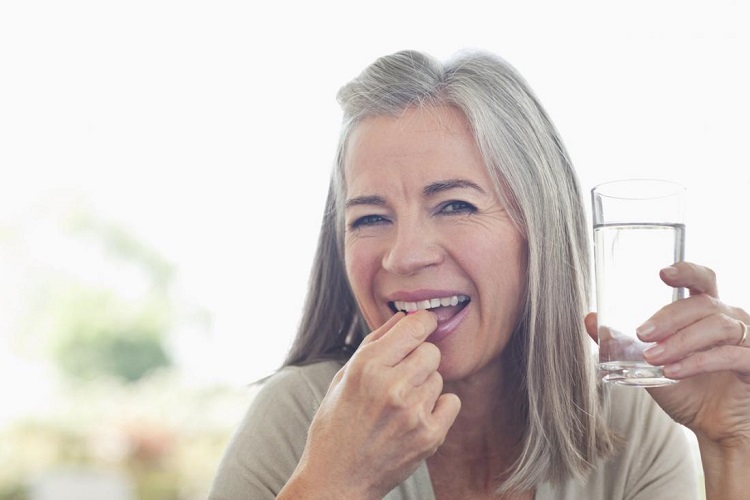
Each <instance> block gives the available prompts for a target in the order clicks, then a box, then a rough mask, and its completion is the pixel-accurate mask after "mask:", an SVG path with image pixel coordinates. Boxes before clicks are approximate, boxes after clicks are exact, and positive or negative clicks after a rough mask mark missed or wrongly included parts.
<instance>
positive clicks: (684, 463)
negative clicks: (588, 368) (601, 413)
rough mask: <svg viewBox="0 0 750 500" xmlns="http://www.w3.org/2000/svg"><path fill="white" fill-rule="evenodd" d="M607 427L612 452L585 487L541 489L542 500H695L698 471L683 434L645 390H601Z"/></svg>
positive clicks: (576, 483)
mask: <svg viewBox="0 0 750 500" xmlns="http://www.w3.org/2000/svg"><path fill="white" fill-rule="evenodd" d="M602 398H603V403H604V407H605V410H606V413H607V421H608V425H609V428H610V429H611V431H612V432H613V433H614V434H615V435H616V436H617V441H618V443H617V445H616V451H615V453H614V455H613V456H612V457H610V458H609V459H608V460H604V459H600V460H599V461H598V462H597V464H596V467H595V469H594V470H593V472H592V473H591V475H590V476H589V477H588V478H586V479H585V480H583V481H576V480H569V481H566V482H565V483H563V484H560V485H557V486H552V485H550V484H545V485H544V486H543V487H542V488H541V492H540V494H539V495H538V498H539V499H540V500H545V499H552V498H554V499H555V500H560V499H566V500H567V499H580V498H607V499H613V500H614V499H624V498H681V499H683V498H684V499H691V498H697V497H698V493H699V487H698V477H699V473H698V468H697V464H696V463H695V461H694V456H695V453H694V452H693V450H692V449H691V444H690V441H689V439H688V432H687V430H686V429H685V428H684V427H682V426H681V425H679V424H677V423H676V422H674V421H673V420H672V419H671V418H670V417H669V416H668V415H667V414H666V413H664V411H663V410H662V409H661V408H660V407H659V406H658V405H657V404H656V402H655V401H654V400H653V399H652V398H651V396H650V395H649V394H648V392H647V391H646V390H645V389H639V388H630V387H617V386H605V387H604V389H603V393H602Z"/></svg>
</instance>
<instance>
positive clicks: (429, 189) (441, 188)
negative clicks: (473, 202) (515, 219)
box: [345, 179, 486, 208]
mask: <svg viewBox="0 0 750 500" xmlns="http://www.w3.org/2000/svg"><path fill="white" fill-rule="evenodd" d="M452 189H473V190H475V191H477V192H479V193H482V194H486V192H485V190H484V189H482V188H481V187H480V186H479V185H478V184H476V183H474V182H472V181H469V180H466V179H447V180H444V181H436V182H432V183H430V184H427V185H426V186H425V187H424V188H423V189H422V195H423V196H424V197H425V198H430V197H432V196H435V195H436V194H439V193H442V192H445V191H450V190H452ZM385 204H386V201H385V198H383V197H382V196H377V195H372V196H357V197H355V198H350V199H348V200H346V204H345V207H346V208H350V207H354V206H358V205H375V206H384V205H385Z"/></svg>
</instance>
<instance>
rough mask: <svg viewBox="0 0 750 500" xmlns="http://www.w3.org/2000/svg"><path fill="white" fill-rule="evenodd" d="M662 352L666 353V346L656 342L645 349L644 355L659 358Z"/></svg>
mask: <svg viewBox="0 0 750 500" xmlns="http://www.w3.org/2000/svg"><path fill="white" fill-rule="evenodd" d="M662 354H664V348H663V347H662V346H660V345H659V344H654V345H652V346H650V347H648V348H646V350H645V351H643V355H644V356H645V357H647V358H649V359H657V358H659V356H661V355H662Z"/></svg>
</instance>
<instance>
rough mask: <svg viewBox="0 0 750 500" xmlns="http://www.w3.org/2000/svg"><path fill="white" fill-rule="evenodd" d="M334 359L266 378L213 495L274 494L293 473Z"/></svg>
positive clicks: (215, 499)
mask: <svg viewBox="0 0 750 500" xmlns="http://www.w3.org/2000/svg"><path fill="white" fill-rule="evenodd" d="M338 368H340V367H339V366H336V365H335V364H333V363H325V364H322V365H321V366H315V367H302V368H299V367H292V368H285V369H283V370H281V371H279V372H278V373H276V374H274V375H272V376H271V377H270V378H269V379H268V380H267V381H265V382H264V383H263V385H262V387H261V388H260V389H259V390H258V393H257V394H256V395H255V397H254V398H253V401H252V402H251V404H250V407H249V408H248V411H247V413H246V415H245V417H244V419H243V421H242V423H241V424H240V426H239V428H238V429H237V431H236V432H235V435H234V436H233V437H232V439H231V440H230V443H229V445H228V447H227V450H226V451H225V453H224V456H223V458H222V460H221V462H220V464H219V467H218V471H217V474H216V476H215V478H214V481H213V484H212V487H211V491H210V493H209V497H208V498H209V500H235V499H252V500H263V499H274V498H276V495H277V494H278V492H279V491H280V490H281V488H282V487H283V486H284V484H286V482H287V481H288V479H289V477H290V476H291V475H292V472H293V471H294V469H295V467H296V466H297V463H298V461H299V458H300V457H301V455H302V451H303V450H304V447H305V441H306V440H307V430H308V428H309V426H310V422H311V421H312V418H313V416H314V415H315V412H316V411H317V409H318V407H319V405H320V402H321V400H322V399H323V396H324V395H325V392H326V390H327V388H328V384H329V383H330V380H331V378H332V377H333V375H334V374H335V373H336V371H337V370H338Z"/></svg>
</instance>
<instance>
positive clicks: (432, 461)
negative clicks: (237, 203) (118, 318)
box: [211, 52, 750, 499]
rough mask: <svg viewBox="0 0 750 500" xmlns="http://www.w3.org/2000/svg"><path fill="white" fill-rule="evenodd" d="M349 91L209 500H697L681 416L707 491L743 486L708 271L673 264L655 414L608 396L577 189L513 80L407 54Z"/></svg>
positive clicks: (536, 110) (746, 440)
mask: <svg viewBox="0 0 750 500" xmlns="http://www.w3.org/2000/svg"><path fill="white" fill-rule="evenodd" d="M339 99H340V102H341V104H342V106H343V109H344V124H343V128H342V134H341V139H340V143H339V148H338V155H337V162H336V165H335V168H334V173H333V176H332V181H331V187H330V190H329V196H328V202H327V207H326V213H325V219H324V222H323V225H322V228H321V234H320V239H319V244H318V250H317V254H316V258H315V263H314V269H313V275H312V279H311V283H310V291H309V293H308V299H307V303H306V306H305V313H304V317H303V320H302V324H301V327H300V331H299V333H298V336H297V338H296V340H295V343H294V345H293V347H292V349H291V351H290V354H289V356H288V359H287V360H286V362H285V367H284V368H283V369H281V370H280V371H279V372H278V373H276V374H274V375H273V376H271V377H270V378H269V379H268V380H267V381H266V383H265V384H264V386H263V388H262V389H261V390H260V392H259V394H258V395H257V397H256V398H255V400H254V401H253V404H252V405H251V408H250V410H249V412H248V415H247V417H246V419H245V421H244V423H243V425H242V426H241V428H240V429H239V430H238V432H237V434H236V436H235V438H234V439H233V441H232V443H231V445H230V447H229V449H228V450H227V453H226V455H225V457H224V459H223V461H222V464H221V466H220V470H219V472H218V474H217V477H216V479H215V482H214V487H213V491H212V494H211V496H212V498H216V499H219V498H274V497H276V498H384V497H385V498H389V499H406V498H409V499H412V498H413V499H429V498H448V499H455V498H517V499H531V498H537V499H545V498H547V499H551V498H556V499H557V498H571V499H572V498H576V499H580V498H608V499H612V498H650V499H653V498H691V497H695V496H696V493H697V486H696V476H697V473H696V471H695V470H694V469H693V464H692V463H691V462H690V460H689V456H690V453H689V451H688V449H687V445H686V442H685V439H684V434H683V433H682V430H681V428H680V427H679V426H678V425H677V424H675V423H674V421H673V419H674V420H676V421H677V422H680V423H682V424H684V425H686V426H688V427H689V428H691V429H692V430H693V431H694V432H695V433H696V435H697V436H698V440H699V443H700V446H701V456H702V462H703V466H704V473H705V478H706V488H707V494H708V497H709V498H739V497H741V495H742V492H746V491H749V490H748V488H750V484H745V483H748V479H747V478H750V475H747V474H745V471H746V470H747V466H749V465H750V350H748V349H747V348H746V347H745V345H744V342H740V343H738V341H739V339H740V338H742V339H743V341H744V337H743V335H742V334H743V328H745V329H746V328H747V327H746V326H745V325H746V324H747V323H749V322H750V317H749V316H748V314H747V313H745V312H744V311H742V310H741V309H739V308H732V307H729V306H727V305H724V304H722V303H721V302H719V301H718V300H717V299H716V298H715V297H716V296H717V291H716V282H715V278H714V277H713V275H712V273H711V272H710V271H709V270H707V269H705V268H702V267H700V266H696V265H692V264H687V263H681V264H677V265H675V266H672V267H670V268H669V269H667V270H665V271H663V274H662V279H663V280H664V282H665V283H666V285H670V286H685V287H687V288H689V289H690V290H691V292H692V296H691V297H690V298H689V299H685V300H682V301H679V302H677V303H673V304H670V305H666V306H665V307H664V308H663V309H662V310H661V311H658V312H656V314H655V315H654V316H653V317H652V318H651V319H650V320H649V321H648V322H646V323H645V324H644V328H642V332H643V335H644V336H648V339H649V340H654V341H657V342H658V345H659V346H660V347H662V349H661V350H660V349H652V350H651V351H650V354H649V355H650V356H652V357H651V358H650V361H653V362H654V363H658V364H660V365H665V370H666V372H667V374H668V375H669V376H672V377H673V378H676V379H682V381H681V383H679V384H676V385H674V386H671V387H664V388H659V389H653V390H650V394H651V396H652V397H653V400H656V402H657V403H658V404H659V405H660V406H661V407H662V408H663V410H664V411H662V410H661V409H660V408H659V407H658V406H657V405H656V404H654V402H653V400H652V399H651V398H650V397H649V395H648V393H646V392H645V391H641V390H634V389H611V388H606V389H605V390H604V391H601V393H600V391H599V390H598V388H597V382H596V380H595V374H594V362H593V361H592V359H593V358H592V355H591V353H590V340H589V338H588V337H587V335H586V331H588V332H589V334H590V335H591V336H592V337H593V336H595V331H596V316H595V314H589V315H586V312H587V311H588V304H587V298H588V297H589V293H588V283H589V260H588V255H587V248H588V246H587V235H588V231H587V227H586V224H585V217H584V210H583V208H582V204H581V194H580V190H579V187H578V183H577V180H576V176H575V173H574V171H573V169H572V166H571V164H570V160H569V158H568V156H567V153H566V151H565V149H564V146H563V144H562V141H561V140H560V138H559V136H558V134H557V132H556V130H555V129H554V126H553V125H552V123H551V122H550V120H549V118H548V117H547V115H546V113H545V112H544V110H543V109H542V107H541V105H540V104H539V103H538V101H537V100H536V98H535V97H534V95H533V94H532V92H531V91H530V90H529V88H528V86H527V85H526V83H525V82H524V81H523V79H522V78H521V77H520V76H519V75H518V74H517V73H516V72H515V71H514V70H513V68H511V67H510V66H509V65H507V64H506V63H505V62H504V61H502V60H500V59H498V58H496V57H494V56H492V55H488V54H481V53H470V54H464V55H461V56H459V57H457V58H456V59H454V60H453V61H451V62H449V63H447V64H445V65H442V64H440V63H438V62H437V61H435V60H433V59H431V58H430V57H428V56H425V55H423V54H420V53H417V52H401V53H397V54H393V55H390V56H387V57H384V58H381V59H379V60H378V61H376V62H375V63H374V64H372V65H371V66H370V67H368V68H367V69H366V70H365V71H364V72H363V73H362V74H361V75H360V76H359V77H358V78H356V79H355V80H353V81H352V82H350V83H349V84H348V85H346V86H345V87H344V88H343V89H342V90H341V91H340V93H339ZM584 318H585V321H584ZM745 331H746V330H745ZM368 332H371V333H368ZM670 416H671V417H672V419H670V418H669V417H670ZM738 471H740V473H737V472H738Z"/></svg>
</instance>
